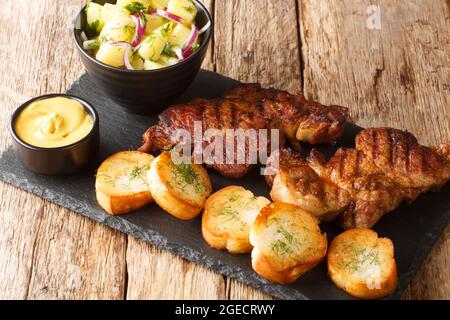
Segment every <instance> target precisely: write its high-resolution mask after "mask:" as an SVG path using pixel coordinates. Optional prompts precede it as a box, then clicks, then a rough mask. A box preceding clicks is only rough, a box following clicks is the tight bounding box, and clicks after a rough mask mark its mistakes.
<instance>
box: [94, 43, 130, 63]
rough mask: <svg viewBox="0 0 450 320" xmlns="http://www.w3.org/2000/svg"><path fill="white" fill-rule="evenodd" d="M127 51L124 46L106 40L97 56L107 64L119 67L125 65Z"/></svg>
mask: <svg viewBox="0 0 450 320" xmlns="http://www.w3.org/2000/svg"><path fill="white" fill-rule="evenodd" d="M125 51H126V49H125V48H124V47H121V46H116V45H113V44H111V43H109V42H106V43H103V44H102V45H101V46H100V49H99V50H98V52H97V55H96V56H95V58H96V59H97V60H98V61H100V62H103V63H105V64H107V65H110V66H113V67H117V68H119V67H122V66H123V65H124V59H123V58H124V55H125Z"/></svg>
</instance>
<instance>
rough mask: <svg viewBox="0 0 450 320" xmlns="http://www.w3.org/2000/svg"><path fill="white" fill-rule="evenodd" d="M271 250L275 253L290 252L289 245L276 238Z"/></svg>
mask: <svg viewBox="0 0 450 320" xmlns="http://www.w3.org/2000/svg"><path fill="white" fill-rule="evenodd" d="M272 251H274V252H275V253H276V254H277V255H284V254H289V253H292V249H291V248H290V247H289V245H288V244H286V242H283V241H281V240H277V241H275V242H274V243H273V244H272Z"/></svg>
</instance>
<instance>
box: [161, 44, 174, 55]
mask: <svg viewBox="0 0 450 320" xmlns="http://www.w3.org/2000/svg"><path fill="white" fill-rule="evenodd" d="M163 52H164V54H167V55H168V56H170V55H172V45H171V44H170V43H169V42H166V44H165V45H164V50H163Z"/></svg>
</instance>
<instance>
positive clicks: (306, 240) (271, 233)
mask: <svg viewBox="0 0 450 320" xmlns="http://www.w3.org/2000/svg"><path fill="white" fill-rule="evenodd" d="M250 242H251V244H252V245H253V246H254V249H253V251H252V266H253V269H254V270H255V272H257V273H258V274H259V275H261V276H262V277H264V278H266V279H268V280H270V281H272V282H275V283H280V284H284V283H292V282H294V281H295V280H297V279H298V277H300V276H301V275H302V274H303V273H305V272H307V271H309V270H311V269H312V268H313V267H315V266H316V265H317V264H318V263H319V262H320V261H321V260H322V259H323V258H324V257H325V255H326V251H327V237H326V235H325V234H322V233H321V231H320V228H319V221H318V220H317V219H316V218H315V217H314V216H313V215H311V214H310V213H308V212H306V211H304V210H302V209H301V208H300V207H298V206H295V205H292V204H287V203H280V202H274V203H272V204H269V205H267V206H266V207H264V208H263V209H262V210H261V211H260V214H259V215H258V217H257V218H256V220H255V222H254V224H253V225H252V227H251V229H250Z"/></svg>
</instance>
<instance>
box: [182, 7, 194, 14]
mask: <svg viewBox="0 0 450 320" xmlns="http://www.w3.org/2000/svg"><path fill="white" fill-rule="evenodd" d="M184 10H186V12H189V13H192V12H194V7H192V6H186V7H184Z"/></svg>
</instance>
